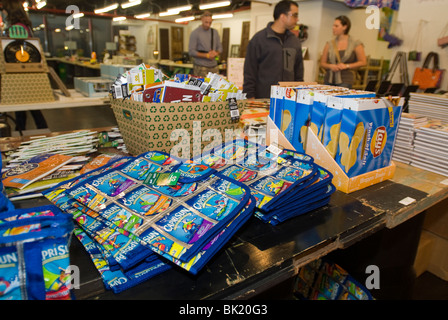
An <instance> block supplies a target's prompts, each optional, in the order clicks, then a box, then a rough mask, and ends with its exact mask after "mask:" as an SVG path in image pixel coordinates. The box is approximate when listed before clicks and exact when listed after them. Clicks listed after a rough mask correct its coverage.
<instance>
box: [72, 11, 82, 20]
mask: <svg viewBox="0 0 448 320" xmlns="http://www.w3.org/2000/svg"><path fill="white" fill-rule="evenodd" d="M82 17H84V13H82V12H80V13H75V14H74V15H73V18H75V19H76V18H82Z"/></svg>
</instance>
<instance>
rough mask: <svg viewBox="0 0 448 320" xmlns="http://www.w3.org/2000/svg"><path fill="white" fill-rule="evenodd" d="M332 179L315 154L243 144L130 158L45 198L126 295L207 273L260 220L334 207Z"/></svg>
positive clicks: (105, 277) (108, 278)
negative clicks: (191, 154) (172, 273)
mask: <svg viewBox="0 0 448 320" xmlns="http://www.w3.org/2000/svg"><path fill="white" fill-rule="evenodd" d="M333 192H334V187H333V186H332V184H331V174H330V173H329V172H327V171H326V170H325V169H323V168H321V167H319V166H317V165H316V164H314V163H313V159H312V158H311V157H309V156H307V155H303V154H299V153H296V152H294V151H288V150H283V151H282V152H281V153H280V154H274V153H271V152H269V150H268V149H267V148H266V147H265V146H260V145H257V144H253V143H251V142H249V141H247V140H240V139H237V140H234V141H231V142H229V143H226V144H223V145H222V146H219V147H216V148H214V149H212V150H211V151H208V152H204V153H203V154H201V156H200V157H196V158H193V159H190V160H181V159H179V158H176V157H174V156H170V155H169V154H166V153H163V152H159V151H149V152H146V153H143V154H141V155H139V156H137V157H125V158H120V159H118V160H115V161H113V162H110V163H108V164H106V165H105V166H103V167H101V168H99V169H96V170H93V171H90V172H88V173H86V174H84V175H82V176H79V177H76V178H74V179H72V180H69V181H65V182H63V183H61V184H59V185H57V186H55V187H54V188H52V189H49V190H47V191H46V192H44V195H45V197H47V198H48V199H49V200H50V201H51V202H52V203H54V204H55V205H56V206H58V207H59V208H60V209H61V210H62V211H64V212H67V213H70V214H71V215H72V217H73V219H74V220H75V221H76V226H75V230H74V233H75V235H76V237H77V238H78V239H79V240H80V242H81V243H82V244H83V246H84V247H85V249H86V250H87V252H88V253H89V255H90V257H91V258H92V260H93V261H94V263H95V266H96V268H97V269H98V271H99V272H100V274H101V276H102V278H103V281H104V284H105V286H106V288H107V289H111V290H113V292H115V293H118V292H121V291H123V290H126V289H128V288H130V287H132V286H134V285H136V284H138V283H141V282H143V281H146V280H148V279H149V278H151V277H153V276H155V275H157V274H160V273H161V272H164V271H166V270H168V269H170V268H173V267H181V268H183V269H185V270H187V271H189V272H190V273H192V274H197V273H198V272H199V271H200V270H201V268H202V267H204V266H205V264H206V263H207V262H208V261H209V260H210V258H211V257H213V255H214V254H215V253H216V252H217V251H218V250H219V249H221V248H222V247H223V246H224V245H225V244H226V243H227V242H228V241H229V240H230V238H231V237H232V236H233V235H234V234H235V232H236V231H237V230H239V229H240V228H241V226H243V225H244V224H245V223H246V222H247V221H248V220H249V218H250V217H252V216H253V215H255V216H256V217H258V218H259V219H260V220H262V221H264V222H269V223H271V224H274V225H275V224H277V223H280V222H283V221H285V220H287V219H290V218H292V217H294V216H297V215H300V214H303V213H306V212H309V211H311V210H313V209H315V208H318V207H321V206H324V205H325V204H327V203H328V201H329V197H330V195H331V193H333Z"/></svg>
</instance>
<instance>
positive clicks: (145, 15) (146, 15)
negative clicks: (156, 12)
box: [134, 12, 151, 19]
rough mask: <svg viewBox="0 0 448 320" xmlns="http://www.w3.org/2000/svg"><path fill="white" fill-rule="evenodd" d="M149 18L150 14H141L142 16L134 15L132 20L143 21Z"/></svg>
mask: <svg viewBox="0 0 448 320" xmlns="http://www.w3.org/2000/svg"><path fill="white" fill-rule="evenodd" d="M149 16H151V13H150V12H148V13H142V14H136V15H134V18H136V19H145V18H148V17H149Z"/></svg>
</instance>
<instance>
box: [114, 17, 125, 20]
mask: <svg viewBox="0 0 448 320" xmlns="http://www.w3.org/2000/svg"><path fill="white" fill-rule="evenodd" d="M123 20H126V17H115V18H113V19H112V21H123Z"/></svg>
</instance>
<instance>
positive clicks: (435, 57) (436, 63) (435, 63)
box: [423, 51, 439, 72]
mask: <svg viewBox="0 0 448 320" xmlns="http://www.w3.org/2000/svg"><path fill="white" fill-rule="evenodd" d="M431 60H433V66H434V67H433V69H432V70H433V72H434V71H435V70H438V69H439V54H438V53H437V52H433V51H431V52H430V53H428V55H427V56H426V58H425V61H424V62H423V69H430V68H429V64H430V63H431Z"/></svg>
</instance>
